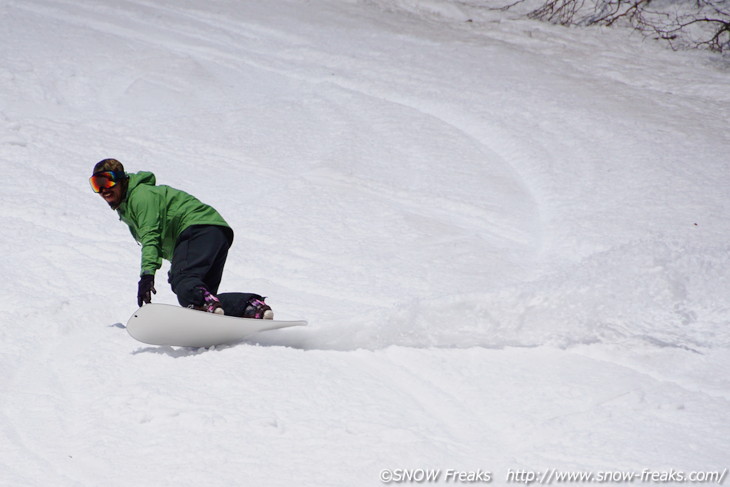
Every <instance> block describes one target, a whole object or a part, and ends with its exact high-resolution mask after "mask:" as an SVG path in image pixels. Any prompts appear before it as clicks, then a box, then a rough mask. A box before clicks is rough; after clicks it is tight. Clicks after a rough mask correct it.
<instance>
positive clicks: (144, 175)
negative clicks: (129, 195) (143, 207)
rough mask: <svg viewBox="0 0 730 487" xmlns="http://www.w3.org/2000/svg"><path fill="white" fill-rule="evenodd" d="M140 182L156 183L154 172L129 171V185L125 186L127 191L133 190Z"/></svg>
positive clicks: (151, 184) (150, 184)
mask: <svg viewBox="0 0 730 487" xmlns="http://www.w3.org/2000/svg"><path fill="white" fill-rule="evenodd" d="M142 184H146V185H149V186H154V185H155V184H157V179H156V178H155V175H154V174H152V173H151V172H148V171H140V172H137V173H129V186H128V187H127V192H131V191H134V188H136V187H137V186H140V185H142Z"/></svg>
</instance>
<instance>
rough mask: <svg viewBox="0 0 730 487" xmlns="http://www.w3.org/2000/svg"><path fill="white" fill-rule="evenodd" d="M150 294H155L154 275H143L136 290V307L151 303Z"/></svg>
mask: <svg viewBox="0 0 730 487" xmlns="http://www.w3.org/2000/svg"><path fill="white" fill-rule="evenodd" d="M152 294H157V290H156V289H155V276H154V274H145V275H143V276H142V277H141V278H140V279H139V287H138V288H137V306H139V307H140V308H141V307H142V303H143V302H144V303H151V302H152Z"/></svg>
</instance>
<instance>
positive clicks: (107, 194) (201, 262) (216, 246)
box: [89, 159, 274, 319]
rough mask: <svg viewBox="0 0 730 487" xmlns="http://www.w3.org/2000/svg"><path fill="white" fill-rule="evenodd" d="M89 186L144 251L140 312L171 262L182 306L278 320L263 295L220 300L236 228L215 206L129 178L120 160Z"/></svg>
mask: <svg viewBox="0 0 730 487" xmlns="http://www.w3.org/2000/svg"><path fill="white" fill-rule="evenodd" d="M89 181H90V182H91V188H92V189H93V190H94V192H96V193H99V194H100V195H101V197H102V198H103V199H104V201H106V202H107V204H109V206H110V207H111V209H112V210H116V212H117V213H118V214H119V218H120V220H122V221H123V222H124V223H126V224H127V225H128V226H129V231H130V232H131V233H132V236H133V237H134V239H135V240H136V241H137V242H138V243H139V244H140V245H141V246H142V264H141V271H140V280H139V283H138V290H137V304H138V305H139V306H140V307H141V306H142V305H143V304H144V303H150V302H152V294H156V293H157V290H156V289H155V272H156V271H157V269H159V268H160V267H161V265H162V259H166V260H169V261H170V263H171V266H170V272H169V275H168V276H169V279H168V282H169V283H170V285H171V287H172V291H173V292H174V293H175V294H176V295H177V299H178V302H179V303H180V305H181V306H184V307H188V308H195V309H199V310H203V311H208V312H211V313H225V314H231V315H233V316H242V317H245V318H264V319H273V317H274V314H273V312H272V310H271V307H269V305H267V304H266V303H265V302H264V298H263V297H261V296H259V295H258V294H244V293H225V294H221V295H220V296H218V295H217V294H218V286H219V285H220V282H221V277H222V275H223V267H224V265H225V262H226V258H227V256H228V249H229V248H230V246H231V244H232V243H233V229H231V227H230V226H229V225H228V223H226V221H225V220H224V219H223V217H222V216H221V215H220V214H219V213H218V212H217V211H216V210H215V209H214V208H213V207H211V206H209V205H206V204H205V203H202V202H201V201H200V200H198V199H197V198H195V197H194V196H192V195H190V194H188V193H186V192H184V191H180V190H178V189H174V188H171V187H169V186H164V185H160V186H157V185H156V179H155V175H154V174H152V173H151V172H146V171H141V172H138V173H129V174H128V173H126V172H125V171H124V166H123V165H122V163H121V162H119V161H118V160H116V159H104V160H102V161H100V162H98V163H97V164H96V165H95V166H94V172H93V174H92V176H91V178H89Z"/></svg>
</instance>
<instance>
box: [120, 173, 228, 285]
mask: <svg viewBox="0 0 730 487" xmlns="http://www.w3.org/2000/svg"><path fill="white" fill-rule="evenodd" d="M128 175H129V185H128V187H127V193H126V196H125V197H124V201H122V203H121V204H120V205H119V208H117V213H119V219H120V220H122V221H123V222H124V223H126V224H127V225H128V226H129V231H130V232H132V236H133V237H134V239H135V240H136V241H137V242H138V243H139V244H140V245H141V246H142V270H141V272H140V274H154V273H155V271H157V269H159V268H160V266H161V265H162V259H167V260H171V259H172V253H173V251H174V250H175V244H176V243H177V238H178V237H179V236H180V234H181V233H182V232H183V230H185V229H186V228H188V227H189V226H191V225H220V226H224V227H227V228H230V226H229V225H228V223H226V221H225V220H224V219H223V217H222V216H221V215H220V214H219V213H218V212H217V211H216V210H215V209H214V208H213V207H211V206H208V205H206V204H205V203H202V202H201V201H200V200H198V199H197V198H195V197H194V196H192V195H189V194H188V193H186V192H184V191H180V190H178V189H175V188H171V187H169V186H155V175H154V174H152V173H151V172H145V171H143V172H138V173H136V174H135V173H130V174H128ZM231 233H232V232H231Z"/></svg>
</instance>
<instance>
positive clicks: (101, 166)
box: [93, 159, 124, 174]
mask: <svg viewBox="0 0 730 487" xmlns="http://www.w3.org/2000/svg"><path fill="white" fill-rule="evenodd" d="M99 171H116V172H124V166H123V165H122V163H121V162H119V161H118V160H116V159H104V160H102V161H99V162H97V163H96V165H95V166H94V172H93V174H96V173H98V172H99Z"/></svg>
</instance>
